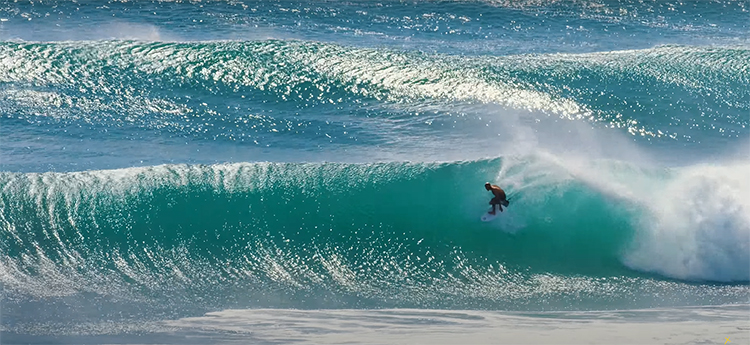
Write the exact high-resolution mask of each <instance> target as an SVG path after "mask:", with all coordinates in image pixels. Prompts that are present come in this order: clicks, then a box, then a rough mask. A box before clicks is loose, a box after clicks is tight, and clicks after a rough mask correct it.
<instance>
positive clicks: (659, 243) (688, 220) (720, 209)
mask: <svg viewBox="0 0 750 345" xmlns="http://www.w3.org/2000/svg"><path fill="white" fill-rule="evenodd" d="M748 176H750V164H747V163H742V164H733V165H724V166H708V165H701V166H692V167H689V168H685V169H682V170H679V171H677V173H676V176H675V177H674V178H673V179H671V180H670V181H668V182H667V183H666V184H665V185H664V186H663V188H661V189H659V190H655V191H653V193H652V195H651V198H650V200H645V201H646V202H645V203H644V204H645V205H647V206H648V209H649V211H650V215H648V216H646V217H644V218H643V219H642V220H641V228H640V229H639V231H638V233H637V234H636V237H635V239H634V242H633V246H632V248H631V250H629V251H628V252H627V254H626V255H625V257H624V262H625V264H626V265H628V266H629V267H631V268H634V269H638V270H645V271H651V272H657V273H660V274H663V275H666V276H669V277H673V278H679V279H690V280H713V281H723V282H729V281H748V280H750V179H749V178H748Z"/></svg>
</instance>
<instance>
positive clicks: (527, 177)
mask: <svg viewBox="0 0 750 345" xmlns="http://www.w3.org/2000/svg"><path fill="white" fill-rule="evenodd" d="M540 166H548V167H551V168H550V169H552V168H555V169H558V170H559V171H568V170H566V168H565V167H563V166H559V165H558V166H556V167H555V166H554V164H553V163H551V162H549V161H548V160H545V159H542V158H541V157H537V158H536V159H528V160H524V161H515V162H514V160H512V159H499V160H498V159H496V160H489V161H475V162H466V163H430V164H428V163H382V164H340V163H325V164H312V163H310V164H291V163H285V164H283V163H279V164H276V163H255V164H246V163H243V164H229V165H213V166H187V165H165V166H156V167H149V168H130V169H124V170H109V171H91V172H80V173H44V174H19V173H4V174H3V175H2V184H3V185H4V189H3V194H2V210H3V212H2V224H3V226H2V235H3V237H4V238H6V239H7V240H6V241H4V242H3V248H2V253H3V257H2V259H1V261H0V263H1V264H2V271H3V272H4V274H3V276H2V283H3V285H4V287H5V289H6V291H12V292H13V293H18V294H21V295H28V296H30V297H33V298H53V297H64V296H70V295H79V294H86V293H94V294H97V295H103V296H117V298H125V299H131V300H143V299H146V300H149V301H152V303H153V301H156V302H158V303H169V304H172V303H175V304H179V303H188V304H189V305H196V304H197V305H200V306H204V304H207V305H212V306H215V305H222V306H224V307H227V305H232V303H250V304H251V305H252V306H256V307H268V306H274V307H278V306H287V307H295V308H300V307H320V306H321V305H328V306H332V305H335V306H339V307H345V308H350V307H367V308H381V307H414V306H417V307H427V308H446V307H449V308H477V307H479V308H502V309H521V310H539V309H549V308H562V309H580V308H601V307H602V306H610V307H611V306H624V305H628V306H631V307H632V306H648V305H653V304H657V305H684V304H695V303H701V304H703V303H727V302H732V301H741V300H743V299H744V298H745V297H746V296H747V286H746V285H739V286H735V285H701V284H698V285H694V284H691V283H681V282H678V281H665V280H661V279H655V278H654V277H653V276H652V275H650V273H649V272H657V273H660V274H662V275H665V276H671V277H675V278H680V279H688V280H714V281H723V282H733V281H735V282H736V281H747V280H748V278H749V277H750V276H749V274H750V272H749V271H748V268H747V265H745V263H746V262H747V259H748V252H749V251H748V248H747V242H746V241H745V238H744V237H746V236H747V234H748V233H750V227H749V226H748V224H749V223H748V217H747V212H744V211H743V210H747V207H748V200H747V196H746V195H734V196H732V195H731V194H725V193H724V191H723V189H725V188H731V187H733V186H734V184H737V183H746V181H745V179H744V178H742V177H740V176H730V177H729V178H727V174H726V172H724V173H722V172H715V171H710V170H709V171H697V172H693V171H689V172H681V173H678V174H677V176H676V177H675V176H670V175H671V173H670V172H660V173H653V174H651V175H645V176H649V177H648V178H650V179H656V181H654V182H653V183H658V182H659V181H662V182H663V181H665V180H666V181H670V182H668V183H667V187H666V188H665V189H664V190H666V191H668V192H670V193H672V195H673V196H675V197H677V198H676V199H671V198H670V199H669V200H664V201H665V202H667V203H668V204H667V205H661V206H660V207H659V208H655V209H656V210H657V211H656V212H658V211H662V213H663V214H660V213H655V214H654V211H650V210H649V206H648V204H646V203H640V202H638V201H637V200H630V199H629V196H628V195H627V193H624V194H618V193H617V191H616V188H612V186H608V187H607V188H606V189H604V188H601V187H598V186H597V184H596V183H595V182H593V181H590V180H588V178H586V177H579V178H570V177H566V178H560V176H561V175H558V174H555V175H552V174H549V172H550V171H554V170H547V169H539V167H540ZM610 168H612V167H611V166H610V167H599V169H601V171H600V172H598V173H597V174H596V175H595V176H602V175H603V174H606V171H607V170H608V169H610ZM741 169H742V171H744V172H745V173H747V172H748V170H749V168H748V167H747V166H744V167H742V168H741ZM497 171H509V172H508V173H507V175H505V176H504V180H506V181H518V186H517V189H515V190H511V192H510V193H511V197H510V199H511V206H510V207H509V208H508V210H507V214H504V215H503V220H502V221H500V222H498V223H494V222H493V223H481V222H479V221H478V217H479V215H480V214H479V213H481V211H478V210H481V209H482V208H483V207H484V206H483V205H485V204H486V201H487V200H486V199H487V197H486V195H485V194H484V193H482V191H481V189H480V188H477V183H476V181H483V180H485V179H489V178H491V177H493V176H494V175H495V174H496V173H497ZM513 171H515V172H513ZM535 171H536V173H532V172H535ZM543 171H546V172H547V173H541V172H543ZM617 171H620V172H621V171H622V167H618V169H617ZM632 173H633V174H634V175H636V176H634V177H633V178H634V179H644V178H645V177H644V175H643V174H642V173H641V175H640V176H638V175H637V173H638V172H637V171H635V170H634V171H633V172H632ZM744 176H746V175H744ZM717 184H718V190H716V189H717V188H715V187H716V185H717ZM701 186H703V187H701ZM479 187H481V183H480V184H479ZM696 188H698V189H700V188H711V189H714V190H713V191H706V193H705V194H706V198H704V201H707V202H709V205H707V206H702V207H701V208H703V209H704V210H703V211H701V212H700V213H698V214H697V215H696V216H694V217H693V218H692V219H691V218H683V217H681V214H680V213H679V211H676V210H681V208H680V206H681V204H680V203H682V202H685V201H684V200H685V199H681V198H679V196H680V192H691V193H692V192H693V191H694V190H695V189H696ZM468 190H472V191H475V192H469V193H467V191H468ZM674 200H679V201H674ZM670 205H671V206H673V207H669V206H670ZM533 210H544V214H543V216H540V215H539V213H537V212H536V211H533ZM582 212H583V213H585V214H586V216H582ZM513 231H516V232H515V233H513ZM633 243H635V245H633ZM722 249H723V250H722ZM727 249H728V250H727ZM660 256H663V258H662V259H661V260H654V258H655V257H660ZM645 258H649V260H646V259H645ZM632 269H635V271H633V270H632ZM238 296H241V297H238ZM664 296H669V297H664ZM238 299H239V300H241V301H242V302H238Z"/></svg>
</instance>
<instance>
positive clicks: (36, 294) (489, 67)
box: [0, 1, 750, 340]
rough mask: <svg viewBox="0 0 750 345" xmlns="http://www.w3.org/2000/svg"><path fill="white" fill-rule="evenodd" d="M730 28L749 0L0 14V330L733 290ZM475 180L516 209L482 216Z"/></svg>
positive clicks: (748, 272)
mask: <svg viewBox="0 0 750 345" xmlns="http://www.w3.org/2000/svg"><path fill="white" fill-rule="evenodd" d="M748 23H750V3H748V2H747V1H716V2H711V3H708V2H704V1H693V2H682V3H668V2H653V3H651V2H628V1H619V2H616V1H611V2H577V1H576V2H573V1H571V2H557V3H553V4H549V5H539V4H538V3H537V2H533V1H532V2H512V3H506V2H501V1H500V2H494V1H488V2H479V1H477V2H473V1H467V2H409V3H402V2H379V3H376V2H354V3H349V2H336V1H332V2H324V3H318V2H243V1H231V2H225V1H207V2H200V3H182V2H168V1H163V2H162V1H155V2H135V3H134V2H119V1H111V2H107V3H106V5H105V3H97V4H93V3H92V4H88V3H87V4H80V3H75V2H68V1H48V2H42V3H12V4H3V5H0V41H1V42H0V138H2V139H0V141H1V143H2V145H0V158H1V159H0V187H1V188H0V238H2V241H0V284H1V285H2V288H3V291H4V294H3V296H2V299H3V318H2V327H3V329H4V330H5V331H6V332H12V333H14V334H15V333H20V334H25V333H29V334H36V333H40V334H52V335H55V334H57V335H61V334H63V333H65V334H67V333H66V332H68V331H69V330H70V327H69V325H71V324H74V323H75V324H79V323H80V322H87V321H92V320H98V321H100V320H102V319H107V320H113V322H118V320H126V321H127V322H145V321H148V320H161V319H164V318H168V319H173V318H181V317H190V316H197V315H202V314H203V313H205V312H210V311H217V310H224V309H227V308H243V309H246V308H250V309H252V308H295V309H311V308H341V309H349V308H353V309H380V308H419V309H425V310H431V309H457V310H458V309H460V310H493V311H523V312H546V311H591V310H613V309H618V310H622V309H648V308H669V307H684V306H709V305H724V304H737V303H748V296H749V292H750V285H748V281H750V265H749V263H750V212H749V210H750V197H749V195H750V181H748V179H747V176H749V174H750V163H749V162H748V149H747V148H748V145H749V144H750V141H749V140H748V134H749V133H750V129H748V126H749V125H750V89H749V88H748V87H747V85H748V84H749V83H750V49H749V48H748V47H749V46H750V45H748V41H747V37H750V36H748V33H749V31H750V26H748ZM485 181H492V182H494V183H496V184H498V185H500V186H502V187H503V188H505V189H506V191H507V192H508V194H509V196H510V199H511V205H510V207H509V208H508V209H507V211H506V212H505V213H504V214H502V215H501V217H499V218H498V219H497V220H496V221H493V222H490V223H483V222H480V221H479V217H480V216H481V214H482V213H483V212H484V210H485V209H486V207H487V202H488V200H489V195H488V193H487V192H486V191H485V190H484V188H483V185H484V182H485ZM123 322H125V321H123ZM35 325H36V326H35ZM39 325H58V326H45V327H46V328H45V327H42V326H39ZM59 325H62V326H59ZM66 325H67V326H66ZM41 329H44V330H45V331H40V330H41ZM34 330H36V331H34ZM82 332H83V333H85V331H82ZM37 340H38V339H37Z"/></svg>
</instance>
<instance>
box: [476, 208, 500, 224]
mask: <svg viewBox="0 0 750 345" xmlns="http://www.w3.org/2000/svg"><path fill="white" fill-rule="evenodd" d="M490 211H492V207H490V209H489V210H487V212H485V213H484V214H483V215H482V218H481V219H482V221H483V222H489V221H491V220H493V219H495V218H497V216H499V215H500V213H501V212H500V211H497V212H495V214H490Z"/></svg>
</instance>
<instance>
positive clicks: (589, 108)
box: [0, 41, 750, 142]
mask: <svg viewBox="0 0 750 345" xmlns="http://www.w3.org/2000/svg"><path fill="white" fill-rule="evenodd" d="M0 61H2V62H3V63H4V65H6V66H8V68H7V69H4V70H3V71H2V72H0V82H2V83H3V84H4V87H3V90H2V96H3V98H2V103H3V105H4V107H3V109H4V110H3V115H4V116H5V117H8V118H16V119H20V120H25V121H29V122H34V123H36V122H38V121H45V122H52V123H55V122H57V123H60V122H61V123H64V124H67V125H69V126H72V127H75V126H81V125H91V126H94V127H95V128H102V127H103V128H112V127H114V128H118V127H129V126H133V127H141V128H147V129H154V130H160V131H165V132H172V133H178V134H183V135H193V136H196V137H200V138H203V139H209V140H211V139H213V140H216V139H229V140H255V141H259V140H260V141H263V139H266V140H265V142H273V139H274V138H276V137H280V138H278V139H277V140H290V139H291V140H294V139H293V138H294V137H295V136H300V135H302V136H305V137H315V136H318V137H319V136H322V134H321V133H320V131H319V130H316V129H320V128H321V127H323V128H326V129H331V128H330V127H334V126H330V120H335V121H337V122H338V124H337V126H335V127H337V128H335V129H333V130H331V132H330V133H326V134H328V136H329V137H330V136H331V135H333V136H334V137H335V138H337V139H338V140H340V141H347V140H348V142H353V140H352V139H360V140H363V141H365V142H367V139H368V134H371V135H374V136H376V137H382V136H383V135H384V133H383V132H382V131H378V130H374V133H368V132H373V129H372V128H369V127H366V126H363V124H361V123H360V124H357V125H354V126H350V127H346V124H347V123H351V120H352V118H356V119H358V120H363V121H366V119H367V118H368V117H374V116H377V117H379V118H380V117H384V116H385V117H386V118H387V119H389V120H392V121H394V122H395V124H396V125H406V127H407V129H408V130H407V131H406V132H409V131H416V130H417V129H419V128H420V126H423V125H424V124H425V123H429V124H430V125H433V124H435V126H434V127H437V125H438V124H440V123H441V122H442V123H447V122H449V121H450V120H452V119H451V117H450V116H444V112H443V114H440V113H438V114H437V115H436V114H434V112H433V111H431V110H433V109H434V108H435V107H438V106H447V107H449V108H455V106H456V104H455V103H456V102H463V103H467V104H473V103H476V102H478V103H480V104H484V103H491V104H498V105H501V106H505V107H509V108H512V109H527V110H529V111H532V112H537V113H542V114H549V115H553V116H556V117H560V118H563V119H568V120H585V121H592V122H601V123H602V124H603V125H605V126H613V127H618V128H624V129H626V130H627V131H628V132H629V133H631V134H639V135H648V136H655V137H660V136H667V137H670V138H674V139H676V138H679V139H680V140H684V141H691V138H692V137H694V136H695V133H696V132H697V133H700V134H701V135H702V136H715V137H730V138H732V137H739V135H740V133H744V131H746V128H747V126H748V121H747V118H746V116H744V115H746V114H747V112H748V111H750V92H748V90H747V88H745V87H743V86H744V85H746V84H747V83H748V82H750V72H748V71H750V69H748V67H749V66H748V61H750V51H748V50H747V49H745V48H739V47H738V48H718V47H717V48H702V47H687V46H663V47H657V48H653V49H646V50H636V51H619V52H608V53H589V54H550V55H536V56H526V55H524V56H506V57H459V56H449V55H427V54H422V53H414V52H399V51H391V50H375V49H360V48H351V47H343V46H338V45H335V44H325V43H314V42H295V41H259V42H216V43H143V42H133V41H105V42H74V43H73V42H71V43H10V42H5V43H2V45H0ZM380 102H385V104H386V105H383V104H382V103H380ZM269 103H270V104H274V105H277V106H280V107H281V109H275V110H276V112H275V113H274V112H273V111H272V110H271V109H267V108H268V104H269ZM387 104H394V106H392V107H391V108H393V107H395V109H400V110H396V111H395V112H390V113H388V112H386V113H385V114H378V115H375V114H373V112H372V111H371V110H368V109H369V108H371V107H376V108H381V107H385V106H387ZM311 107H319V108H321V112H322V113H324V114H329V113H330V112H334V111H335V112H336V113H338V114H340V115H335V116H334V115H332V116H328V117H327V116H309V115H308V116H305V115H300V111H301V110H302V109H307V108H311ZM431 113H432V114H431ZM695 113H700V114H702V116H700V117H693V116H692V114H695ZM329 115H330V114H329ZM409 117H411V118H412V119H409ZM381 120H382V119H381ZM326 122H328V124H327V125H328V126H326ZM435 122H437V123H435ZM363 127H364V128H363ZM383 127H384V128H383V131H386V130H392V129H394V127H395V126H393V125H392V126H388V125H387V124H386V125H384V126H383ZM329 139H330V138H329Z"/></svg>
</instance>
